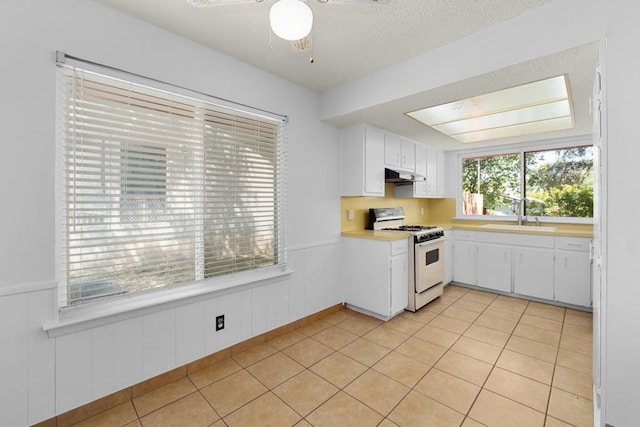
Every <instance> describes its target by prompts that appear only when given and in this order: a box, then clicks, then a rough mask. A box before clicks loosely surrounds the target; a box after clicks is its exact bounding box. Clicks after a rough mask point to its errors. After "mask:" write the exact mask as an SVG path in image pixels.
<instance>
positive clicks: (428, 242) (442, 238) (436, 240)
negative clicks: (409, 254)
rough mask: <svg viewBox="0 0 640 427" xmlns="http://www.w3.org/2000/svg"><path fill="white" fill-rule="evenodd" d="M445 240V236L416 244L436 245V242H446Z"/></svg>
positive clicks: (420, 245) (419, 245)
mask: <svg viewBox="0 0 640 427" xmlns="http://www.w3.org/2000/svg"><path fill="white" fill-rule="evenodd" d="M444 240H445V239H444V237H439V238H437V239H433V240H426V241H424V242H420V243H416V246H418V247H422V246H428V245H434V244H436V243H440V242H444Z"/></svg>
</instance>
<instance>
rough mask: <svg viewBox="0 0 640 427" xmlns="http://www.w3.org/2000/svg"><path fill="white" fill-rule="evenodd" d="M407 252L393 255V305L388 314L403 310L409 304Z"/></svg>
mask: <svg viewBox="0 0 640 427" xmlns="http://www.w3.org/2000/svg"><path fill="white" fill-rule="evenodd" d="M407 264H408V258H407V254H406V253H404V254H402V255H398V256H394V257H391V289H390V291H391V307H390V312H389V313H388V314H387V315H388V316H391V315H394V314H396V313H399V312H401V311H402V310H404V309H405V308H407V305H408V304H409V268H408V265H407Z"/></svg>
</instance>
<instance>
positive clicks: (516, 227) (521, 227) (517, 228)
mask: <svg viewBox="0 0 640 427" xmlns="http://www.w3.org/2000/svg"><path fill="white" fill-rule="evenodd" d="M482 228H491V229H494V230H511V231H533V232H536V231H538V232H540V231H543V232H549V231H556V227H549V226H545V225H540V226H536V225H515V224H485V225H483V226H482Z"/></svg>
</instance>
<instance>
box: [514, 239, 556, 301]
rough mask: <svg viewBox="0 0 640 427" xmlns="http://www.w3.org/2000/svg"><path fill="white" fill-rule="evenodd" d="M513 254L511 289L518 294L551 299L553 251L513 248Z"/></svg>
mask: <svg viewBox="0 0 640 427" xmlns="http://www.w3.org/2000/svg"><path fill="white" fill-rule="evenodd" d="M513 254H514V257H515V259H514V261H513V291H514V292H515V293H517V294H520V295H527V296H532V297H537V298H544V299H548V300H552V299H553V272H554V271H553V270H554V267H553V251H552V250H551V249H541V248H515V249H514V251H513Z"/></svg>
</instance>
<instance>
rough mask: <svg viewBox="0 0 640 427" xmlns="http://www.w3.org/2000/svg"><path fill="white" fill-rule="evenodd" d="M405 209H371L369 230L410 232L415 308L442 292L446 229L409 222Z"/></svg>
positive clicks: (411, 288) (412, 305)
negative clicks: (408, 223) (406, 219)
mask: <svg viewBox="0 0 640 427" xmlns="http://www.w3.org/2000/svg"><path fill="white" fill-rule="evenodd" d="M405 218H406V216H405V213H404V209H403V208H377V209H369V226H368V227H367V228H369V229H370V230H383V231H392V232H403V233H409V234H411V236H412V240H413V251H412V252H411V251H410V253H409V289H408V291H409V305H408V306H407V310H409V311H416V310H418V309H419V308H421V307H423V306H424V305H426V304H427V303H429V302H431V301H433V300H434V299H436V298H438V297H439V296H440V295H442V292H443V288H444V285H443V282H444V262H445V259H444V254H445V249H444V230H443V229H442V228H441V227H434V226H424V225H407V224H405V223H404V221H405Z"/></svg>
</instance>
